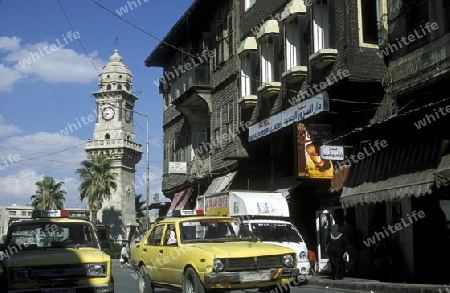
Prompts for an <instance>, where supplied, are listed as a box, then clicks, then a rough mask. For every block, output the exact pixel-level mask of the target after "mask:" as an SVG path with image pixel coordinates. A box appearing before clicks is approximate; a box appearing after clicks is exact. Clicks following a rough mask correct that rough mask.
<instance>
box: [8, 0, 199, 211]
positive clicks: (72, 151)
mask: <svg viewBox="0 0 450 293" xmlns="http://www.w3.org/2000/svg"><path fill="white" fill-rule="evenodd" d="M95 2H97V3H99V4H100V5H102V6H104V7H105V8H107V9H109V10H110V11H112V12H114V13H116V14H122V16H121V17H122V18H123V19H125V20H126V21H128V22H130V23H133V24H134V25H136V26H137V27H139V28H141V29H142V30H144V31H145V32H147V33H148V34H146V33H144V32H142V31H141V30H139V29H137V28H135V27H133V26H132V25H130V24H128V23H127V22H125V21H123V20H121V19H120V18H117V17H115V16H114V15H112V14H111V13H110V12H108V11H107V10H105V9H104V8H102V7H100V5H98V4H96V3H95ZM192 3H193V0H171V1H154V0H153V1H150V0H134V1H131V0H130V1H126V0H108V1H106V0H79V1H72V0H46V1H43V0H40V1H26V0H0V206H2V205H11V204H14V203H15V204H18V205H25V204H27V203H28V202H29V201H30V196H31V195H32V194H34V193H35V191H36V186H35V183H36V182H37V181H39V180H41V179H42V177H43V176H52V177H54V178H55V179H56V180H57V181H63V182H65V185H64V190H66V191H67V195H66V206H85V205H86V202H83V203H80V200H79V196H78V191H77V188H78V184H79V177H78V175H77V174H76V169H77V168H78V167H79V166H80V162H81V161H82V160H85V159H86V156H85V152H84V146H85V141H86V140H87V139H90V138H92V134H93V130H94V126H95V122H89V119H88V118H89V115H94V114H95V112H94V110H95V100H94V98H93V97H92V95H91V93H92V92H95V91H97V90H98V85H97V84H98V74H97V72H98V71H100V70H101V68H102V67H103V66H104V65H105V64H106V63H107V61H108V58H109V56H110V55H111V54H112V53H113V52H114V49H118V51H119V54H120V55H121V56H122V57H123V62H124V64H125V65H127V66H128V68H129V69H130V70H131V71H132V73H133V88H132V92H134V93H135V94H136V95H137V96H138V98H139V100H138V101H137V102H136V106H135V110H136V111H139V112H142V113H145V114H147V115H148V117H149V118H150V131H149V132H150V174H151V177H154V179H152V180H151V181H150V198H152V197H153V194H154V193H156V192H159V193H160V194H161V181H162V180H161V175H162V164H163V148H162V141H163V133H162V109H163V106H162V96H161V95H160V94H159V93H158V88H157V86H156V85H155V84H154V83H153V81H154V80H155V79H157V78H159V77H161V76H162V73H163V71H162V69H161V68H154V67H151V68H147V67H145V66H144V60H145V59H146V57H147V56H148V55H149V54H150V53H151V51H152V50H153V49H154V48H155V46H156V45H158V43H159V41H158V39H162V38H163V37H164V36H165V35H166V34H167V32H168V31H169V30H170V28H171V27H172V26H173V25H174V24H175V22H176V21H177V20H178V19H179V18H180V17H181V16H182V15H183V13H184V12H185V11H186V10H187V9H188V7H189V6H190V5H191V4H192ZM121 8H122V9H121ZM120 9H121V10H120ZM126 10H127V12H126ZM150 35H153V36H154V37H156V38H154V37H151V36H150ZM157 38H158V39H157ZM24 59H25V60H26V61H24ZM134 119H135V125H134V127H135V133H136V140H137V142H138V143H141V144H142V145H143V150H144V151H145V144H146V132H145V131H146V119H145V117H143V116H140V115H134ZM71 124H72V127H69V125H71ZM74 125H75V126H76V127H74ZM61 131H63V132H64V131H65V132H66V133H67V135H63V136H61V135H59V134H57V133H61ZM136 169H137V172H136V177H137V178H142V176H144V175H145V172H146V157H145V153H144V154H143V159H142V160H141V162H140V163H139V164H138V165H137V167H136ZM152 175H153V176H152ZM141 182H142V181H141ZM144 185H145V184H144ZM145 192H146V190H145V186H143V185H142V184H139V182H136V193H141V194H143V195H145Z"/></svg>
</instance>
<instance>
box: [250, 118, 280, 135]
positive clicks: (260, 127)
mask: <svg viewBox="0 0 450 293" xmlns="http://www.w3.org/2000/svg"><path fill="white" fill-rule="evenodd" d="M282 127H283V124H282V113H278V114H277V115H274V116H271V117H269V118H267V119H264V120H262V121H260V122H259V123H257V124H255V125H252V126H250V128H249V134H248V140H249V141H252V140H255V139H258V138H260V137H263V136H266V135H269V134H271V133H273V132H275V131H277V130H279V129H281V128H282Z"/></svg>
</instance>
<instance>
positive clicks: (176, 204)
mask: <svg viewBox="0 0 450 293" xmlns="http://www.w3.org/2000/svg"><path fill="white" fill-rule="evenodd" d="M191 193H192V187H188V188H186V189H184V190H182V191H180V192H177V193H175V194H174V196H173V200H172V203H171V204H170V207H169V210H168V211H167V215H168V216H170V215H171V214H172V211H174V210H182V209H183V208H184V205H185V204H186V202H187V201H188V199H189V196H191Z"/></svg>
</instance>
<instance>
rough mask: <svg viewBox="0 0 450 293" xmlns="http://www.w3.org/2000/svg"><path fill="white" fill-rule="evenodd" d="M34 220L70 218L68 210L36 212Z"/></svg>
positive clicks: (33, 215)
mask: <svg viewBox="0 0 450 293" xmlns="http://www.w3.org/2000/svg"><path fill="white" fill-rule="evenodd" d="M32 217H33V218H68V217H69V211H68V210H34V211H33V213H32Z"/></svg>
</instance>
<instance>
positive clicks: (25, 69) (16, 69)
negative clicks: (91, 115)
mask: <svg viewBox="0 0 450 293" xmlns="http://www.w3.org/2000/svg"><path fill="white" fill-rule="evenodd" d="M78 47H79V46H78V41H76V40H75V39H73V41H72V42H67V43H66V42H64V41H62V40H58V39H56V40H55V42H54V43H48V42H40V43H36V44H21V39H20V38H17V37H12V38H10V37H0V52H4V54H3V56H0V57H1V59H2V61H3V63H0V74H1V76H6V77H7V78H6V80H1V81H0V91H9V90H11V88H12V86H13V85H14V83H15V82H17V81H19V80H20V79H23V78H32V79H33V80H40V81H44V82H50V83H53V82H75V83H87V82H90V81H92V80H95V79H97V78H98V74H97V71H96V68H94V65H93V64H92V63H94V64H104V63H105V62H104V61H103V60H101V59H99V58H98V57H97V52H93V53H90V54H89V57H88V56H86V55H85V54H83V53H77V52H76V51H74V50H73V49H71V48H78ZM91 60H92V61H91Z"/></svg>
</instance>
